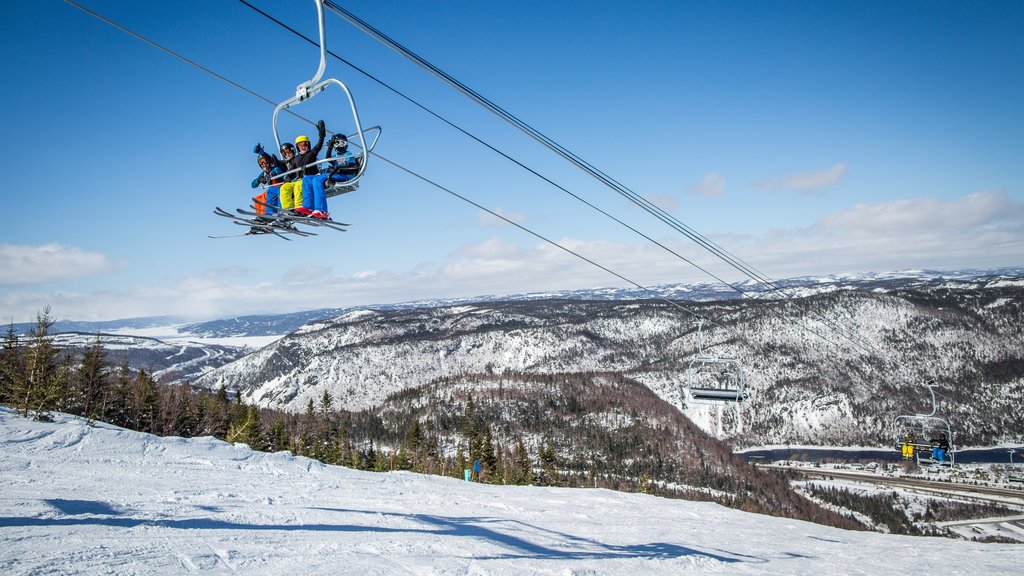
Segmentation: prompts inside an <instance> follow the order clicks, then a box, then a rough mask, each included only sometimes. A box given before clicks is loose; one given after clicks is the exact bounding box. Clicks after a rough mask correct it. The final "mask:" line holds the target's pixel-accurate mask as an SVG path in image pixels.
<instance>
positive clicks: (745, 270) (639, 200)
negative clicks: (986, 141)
mask: <svg viewBox="0 0 1024 576" xmlns="http://www.w3.org/2000/svg"><path fill="white" fill-rule="evenodd" d="M324 6H325V7H327V8H328V9H329V10H331V11H332V12H334V13H335V14H336V15H338V16H339V17H341V18H342V19H344V20H346V21H348V22H349V23H350V24H352V25H353V26H355V27H356V28H358V29H360V30H362V31H363V32H364V33H366V34H367V35H369V36H371V37H373V38H374V39H376V40H377V41H378V42H380V43H382V44H384V45H385V46H387V47H388V48H390V49H392V50H393V51H395V52H397V53H399V54H400V55H402V56H403V57H405V58H406V59H408V60H410V61H412V62H413V63H415V64H416V65H418V66H420V67H421V68H423V69H424V70H426V71H428V72H429V73H431V74H433V75H434V76H436V77H437V78H439V79H440V80H442V81H443V82H445V83H446V84H448V85H449V86H451V87H452V88H454V89H455V90H457V91H458V92H460V93H462V94H463V95H465V96H466V97H468V98H470V99H471V100H473V101H474V102H476V103H477V104H479V105H481V106H483V107H484V108H486V109H487V110H489V111H491V112H492V113H493V114H495V115H497V116H498V117H500V118H502V119H504V120H505V121H506V122H508V123H510V124H512V125H513V126H514V127H516V128H518V129H520V130H521V131H523V132H524V133H526V134H527V135H528V136H530V137H531V138H533V139H534V140H536V141H538V142H539V143H541V144H542V145H544V146H546V147H547V148H549V149H550V150H552V151H553V152H555V153H556V154H558V155H560V156H562V157H563V158H564V159H566V160H568V161H569V162H570V163H572V164H574V165H576V166H577V167H579V168H580V169H582V170H583V171H584V172H586V173H588V174H590V175H591V176H593V177H594V178H596V179H597V180H598V181H599V182H601V183H603V184H605V185H606V186H607V187H609V188H611V189H612V190H613V191H615V192H617V193H619V194H620V195H622V196H624V197H626V198H627V199H629V200H630V201H631V202H633V203H634V204H636V205H637V206H639V207H640V208H641V209H643V210H645V211H646V212H648V213H649V214H651V215H652V216H654V217H655V218H656V219H658V220H661V221H662V222H664V223H665V224H667V225H669V226H670V227H671V228H673V229H675V230H676V231H678V232H679V233H681V234H683V235H684V236H686V237H687V238H689V239H690V240H692V241H693V242H695V243H696V244H698V245H699V246H701V247H702V248H704V249H706V250H708V251H709V252H711V253H712V254H713V255H714V256H716V257H718V258H719V259H721V260H722V261H724V262H725V263H726V264H728V265H729V266H731V267H732V268H734V269H736V270H737V271H739V272H741V273H742V274H744V275H745V276H747V277H749V278H750V279H752V280H754V281H755V282H757V283H758V284H765V285H767V286H769V287H770V288H772V289H773V290H777V291H779V293H781V294H783V295H784V296H785V297H786V299H789V300H793V296H792V295H791V294H789V293H788V292H787V291H786V289H785V288H784V287H782V286H779V285H778V284H777V283H776V282H774V281H772V280H771V279H770V278H768V277H767V276H765V275H764V274H761V273H760V272H758V271H757V270H756V269H754V268H753V267H752V266H750V265H748V264H746V263H745V262H743V261H742V260H741V259H740V258H738V257H737V256H735V255H733V254H731V253H729V252H728V251H727V250H725V249H724V248H722V247H721V246H719V245H717V244H715V243H714V242H713V241H711V240H710V239H708V238H707V237H705V236H703V235H701V234H700V233H698V232H696V231H695V230H693V229H692V228H690V227H689V226H687V225H685V224H684V223H682V222H681V221H679V220H678V219H677V218H675V217H673V216H671V215H669V214H668V213H667V212H665V211H664V210H662V209H661V208H658V207H657V206H655V205H654V204H653V203H651V202H650V201H649V200H647V199H646V198H643V197H642V196H640V195H639V194H637V193H636V192H634V191H632V190H630V189H629V188H628V187H626V186H625V185H623V184H622V183H620V182H618V181H617V180H615V179H614V178H612V177H611V176H608V175H607V174H605V173H604V172H602V171H601V170H599V169H598V168H596V167H594V166H593V165H591V164H590V163H588V162H586V161H585V160H583V159H582V158H580V157H579V156H578V155H576V154H575V153H573V152H572V151H570V150H568V149H567V148H565V147H564V146H562V145H560V144H558V143H557V142H555V141H554V140H552V139H551V138H549V137H547V136H546V135H544V134H543V133H541V132H540V131H539V130H537V129H535V128H533V127H532V126H530V125H529V124H527V123H526V122H524V121H522V120H521V119H519V118H517V117H516V116H515V115H513V114H511V113H510V112H508V111H506V110H504V109H503V108H501V107H500V106H498V105H497V104H495V103H494V102H493V101H491V100H489V99H488V98H486V97H484V96H482V95H481V94H479V93H478V92H476V91H475V90H473V89H472V88H470V87H468V86H466V85H465V84H463V83H462V82H460V81H459V80H457V79H455V78H454V77H452V76H451V75H449V74H448V73H446V72H444V71H443V70H441V69H440V68H438V67H437V66H435V65H433V64H431V63H430V62H428V61H427V60H425V59H423V58H422V57H420V56H419V55H417V54H416V53H414V52H412V51H411V50H409V49H408V48H406V47H405V46H403V45H402V44H401V43H399V42H397V41H396V40H394V39H392V38H390V37H389V36H387V35H386V34H384V33H383V32H381V31H380V30H378V29H376V28H374V27H373V26H372V25H370V24H369V23H367V22H365V21H364V20H362V19H360V18H359V17H357V16H355V15H354V14H352V13H351V12H349V11H348V10H346V9H344V8H342V7H340V6H338V5H337V4H336V3H334V2H333V1H331V0H325V1H324ZM712 277H715V278H716V279H718V280H719V281H721V282H722V283H724V284H725V285H726V286H729V287H730V288H732V289H734V290H737V291H739V292H741V293H742V290H740V289H738V288H736V287H735V286H733V285H732V284H729V283H728V282H725V281H724V280H721V279H719V278H717V277H716V276H714V275H712ZM797 306H799V304H798V305H797ZM801 308H802V307H801ZM802 309H803V308H802ZM803 310H804V311H805V312H808V313H810V314H811V315H814V316H818V317H819V319H820V320H821V321H822V322H823V323H825V324H828V325H830V326H831V327H832V328H833V329H834V330H836V332H838V333H839V334H840V335H841V336H843V338H845V339H846V340H848V341H850V342H851V343H853V344H854V345H855V346H857V347H858V348H860V349H861V350H862V351H864V352H868V353H871V354H875V355H878V356H882V357H884V355H883V354H881V352H880V351H879V350H878V349H877V348H875V347H874V346H873V345H871V344H870V343H869V342H867V341H866V340H864V339H862V338H860V337H859V336H857V335H856V333H854V332H853V330H852V329H846V328H844V327H842V326H839V325H837V324H836V323H835V322H834V321H832V320H829V319H827V318H824V317H823V316H821V315H819V314H818V313H816V312H815V311H813V310H807V309H803Z"/></svg>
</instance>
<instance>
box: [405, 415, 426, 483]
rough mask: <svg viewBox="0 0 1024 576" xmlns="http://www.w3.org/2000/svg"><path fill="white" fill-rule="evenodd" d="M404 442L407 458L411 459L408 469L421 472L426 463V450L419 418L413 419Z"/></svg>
mask: <svg viewBox="0 0 1024 576" xmlns="http://www.w3.org/2000/svg"><path fill="white" fill-rule="evenodd" d="M406 443H407V444H408V446H409V459H410V461H411V462H410V468H409V469H411V470H416V471H417V472H422V471H423V470H424V468H425V464H426V454H425V452H426V450H425V449H424V448H425V445H424V442H423V431H422V430H421V429H420V422H419V420H416V419H413V421H412V426H411V427H410V428H409V435H408V437H407V438H406Z"/></svg>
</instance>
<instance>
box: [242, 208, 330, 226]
mask: <svg viewBox="0 0 1024 576" xmlns="http://www.w3.org/2000/svg"><path fill="white" fill-rule="evenodd" d="M250 208H254V207H253V206H250ZM235 212H238V213H239V214H241V215H243V216H249V217H253V216H263V217H265V218H274V219H276V220H281V221H284V222H288V223H289V224H307V225H309V226H322V227H324V228H330V229H331V230H337V231H339V232H348V230H346V229H345V228H344V227H345V226H348V225H349V224H348V223H346V222H338V221H336V220H321V219H319V218H312V217H309V216H300V215H298V214H288V213H285V212H277V213H276V214H273V215H266V214H260V213H258V212H253V211H251V210H243V209H241V208H235Z"/></svg>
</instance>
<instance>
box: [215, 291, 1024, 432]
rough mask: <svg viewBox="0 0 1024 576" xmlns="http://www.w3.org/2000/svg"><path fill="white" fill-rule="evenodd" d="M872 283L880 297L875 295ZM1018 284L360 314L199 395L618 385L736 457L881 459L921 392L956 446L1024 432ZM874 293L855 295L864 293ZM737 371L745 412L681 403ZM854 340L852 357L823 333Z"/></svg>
mask: <svg viewBox="0 0 1024 576" xmlns="http://www.w3.org/2000/svg"><path fill="white" fill-rule="evenodd" d="M875 282H878V281H877V280H875ZM1022 284H1024V282H1022V281H1021V280H1020V279H1019V278H1016V277H1002V276H987V277H981V278H972V279H968V280H962V281H960V280H950V279H935V278H929V279H927V280H925V281H910V280H906V279H905V280H904V281H901V282H897V283H896V284H891V285H890V286H891V287H890V288H888V289H884V288H882V287H881V285H880V284H875V285H874V288H872V289H871V290H867V289H849V288H844V289H836V288H835V287H833V288H832V289H829V290H825V289H820V290H809V292H810V295H807V296H803V297H800V298H797V299H793V300H784V301H780V300H728V301H719V302H683V305H684V306H685V307H686V310H681V309H679V308H677V307H674V306H671V305H669V304H667V303H665V302H662V301H581V300H547V301H544V300H541V301H519V302H489V303H479V304H473V305H460V306H448V307H434V308H419V309H402V310H369V309H367V310H357V311H350V312H347V313H345V314H342V315H340V316H338V317H336V318H333V319H329V320H323V321H319V322H314V323H311V324H308V325H306V326H304V327H303V328H301V329H299V330H298V331H296V332H294V333H292V334H290V335H288V336H287V337H285V338H283V339H281V340H279V341H278V342H275V343H274V344H272V345H270V346H268V347H266V348H264V349H262V350H259V351H257V352H255V353H253V354H251V355H249V356H247V357H245V358H243V359H240V360H239V361H236V362H233V363H231V364H228V365H226V366H224V367H222V368H219V369H217V370H214V371H212V372H210V373H208V374H206V375H204V376H203V377H201V378H199V379H198V380H197V381H196V383H197V384H199V385H201V386H204V387H208V388H217V387H219V386H221V385H224V386H226V387H228V388H229V389H232V390H239V391H240V392H241V393H242V394H243V396H244V397H245V398H246V399H247V400H248V401H251V402H255V403H257V404H259V405H262V406H274V407H282V408H285V409H290V410H296V411H297V410H302V409H303V408H304V407H305V406H306V404H307V403H308V401H309V400H316V399H318V398H319V397H320V396H321V395H322V393H323V392H325V391H327V392H329V393H330V394H331V395H332V396H333V397H334V399H335V401H336V402H337V403H338V405H340V406H341V407H343V408H346V409H362V408H368V407H371V406H375V405H378V404H379V403H381V402H382V401H383V400H384V399H385V398H387V397H388V396H389V395H391V394H393V393H395V392H398V391H401V390H404V389H406V388H409V387H413V386H418V385H422V384H426V383H430V382H433V381H436V380H438V379H441V378H446V377H454V376H459V375H501V374H506V373H507V374H523V373H527V374H556V373H564V372H571V373H588V372H617V373H621V374H623V375H626V376H629V377H630V378H633V379H635V380H637V381H639V382H641V383H643V384H644V385H646V386H648V387H649V388H650V389H651V390H653V391H654V392H655V393H656V394H657V395H658V396H659V397H660V398H662V399H663V400H665V401H666V402H668V403H670V404H672V405H675V406H677V407H680V408H684V409H685V413H686V414H687V415H688V416H689V417H691V418H692V419H693V420H694V421H695V422H697V423H698V424H699V425H700V426H701V427H702V428H703V429H705V430H707V431H710V432H713V433H716V434H719V435H720V436H722V437H728V438H730V439H731V440H732V441H734V442H735V443H736V444H738V445H740V446H749V445H763V444H792V443H803V444H832V445H888V444H890V442H891V441H892V435H893V431H892V430H891V429H890V428H891V422H892V419H893V418H894V417H895V416H896V415H898V414H906V413H915V412H922V411H924V412H927V411H928V410H929V409H930V406H928V405H927V400H926V398H925V390H924V388H923V387H921V386H920V383H921V382H923V381H925V380H928V379H935V380H936V381H937V382H938V383H939V385H940V386H941V389H940V391H941V393H942V394H943V398H942V402H941V406H940V411H941V413H942V414H944V415H945V416H946V417H947V418H949V419H950V420H951V421H952V422H953V426H954V429H955V430H956V431H957V443H958V444H960V445H968V444H991V443H994V442H998V441H1001V440H1006V439H1019V438H1020V437H1021V436H1022V435H1024V423H1022V421H1021V420H1020V419H1019V417H1018V416H1017V407H1018V406H1019V405H1020V402H1021V401H1024V328H1022V326H1021V324H1020V322H1019V319H1020V318H1021V317H1024V287H1022ZM868 285H870V284H867V285H864V286H865V287H866V286H868ZM694 314H699V315H701V316H704V317H706V318H709V319H710V321H711V323H709V324H708V325H706V326H705V327H704V328H703V329H702V336H703V339H704V343H705V344H704V348H705V351H706V352H707V353H710V354H716V355H719V356H729V357H735V358H738V359H740V361H741V362H742V364H743V367H744V370H745V376H746V382H747V389H748V392H749V400H748V401H747V402H746V403H744V404H743V405H742V406H740V407H739V409H738V411H737V410H736V408H735V407H732V406H727V407H725V408H722V407H721V406H720V405H719V406H708V405H691V406H683V400H682V397H681V393H680V389H681V384H682V383H683V382H684V380H685V375H686V370H687V367H688V363H689V360H690V358H692V356H693V355H694V354H695V353H696V352H697V350H698V342H697V331H696V328H695V327H694V325H693V315H694ZM836 327H841V329H842V330H843V331H844V332H847V333H849V334H853V335H855V338H856V342H851V341H850V340H849V339H846V338H843V337H842V336H840V335H839V334H838V332H837V331H836Z"/></svg>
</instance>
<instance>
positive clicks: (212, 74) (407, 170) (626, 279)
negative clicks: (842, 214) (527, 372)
mask: <svg viewBox="0 0 1024 576" xmlns="http://www.w3.org/2000/svg"><path fill="white" fill-rule="evenodd" d="M64 1H65V2H66V3H67V4H70V5H71V6H73V7H75V8H78V9H79V10H81V11H83V12H85V13H86V14H89V15H90V16H93V17H95V18H97V19H98V20H100V21H102V22H105V23H106V24H109V25H111V26H113V27H115V28H117V29H118V30H121V31H123V32H125V33H127V34H130V35H131V36H133V37H135V38H137V39H139V40H141V41H143V42H145V43H146V44H149V45H150V46H153V47H154V48H157V49H159V50H161V51H163V52H165V53H167V54H169V55H171V56H173V57H175V58H177V59H179V60H181V61H182V62H185V63H186V64H189V65H191V66H194V67H195V68H197V69H199V70H201V71H203V72H206V73H207V74H209V75H211V76H213V77H214V78H217V79H218V80H221V81H223V82H226V83H227V84H229V85H231V86H233V87H235V88H238V89H240V90H242V91H244V92H245V93H247V94H249V95H251V96H254V97H256V98H258V99H260V100H262V101H264V102H266V103H268V104H270V105H271V106H275V107H276V106H277V103H275V102H274V101H272V100H270V99H268V98H266V97H264V96H261V95H259V94H257V93H256V92H253V91H252V90H249V89H248V88H245V87H244V86H242V85H241V84H238V83H237V82H234V81H232V80H229V79H228V78H226V77H224V76H221V75H220V74H217V73H215V72H213V71H212V70H210V69H208V68H205V67H204V66H202V65H200V64H198V63H196V62H194V61H192V60H189V59H188V58H185V57H184V56H181V55H179V54H178V53H176V52H174V51H172V50H170V49H168V48H164V47H163V46H161V45H159V44H157V43H155V42H153V41H151V40H149V39H147V38H145V37H144V36H142V35H140V34H137V33H135V32H132V31H131V30H129V29H127V28H125V27H123V26H121V25H119V24H117V23H115V22H113V21H112V20H109V19H107V18H105V17H103V16H101V15H100V14H97V13H96V12H93V11H92V10H89V9H87V8H84V7H82V6H81V5H79V4H77V3H75V2H73V1H72V0H64ZM295 116H296V117H298V118H300V119H302V120H304V121H306V122H309V123H310V124H315V123H314V122H313V121H311V120H309V119H307V118H303V117H302V116H299V115H298V114H295ZM370 153H371V154H373V155H374V156H375V157H377V158H379V159H380V160H382V161H384V162H385V163H387V164H390V165H392V166H394V167H395V168H398V169H399V170H401V171H403V172H406V173H407V174H410V175H412V176H414V177H416V178H418V179H420V180H422V181H423V182H426V183H427V184H430V185H431V186H434V187H435V188H438V189H439V190H442V191H444V192H446V193H448V194H450V195H452V196H454V197H456V198H458V199H459V200H462V201H463V202H466V203H468V204H470V205H472V206H474V207H476V208H478V209H480V210H483V211H485V212H487V213H488V214H490V215H492V216H494V217H496V218H499V219H501V220H503V221H505V222H507V223H509V224H511V225H513V226H515V227H516V228H519V229H520V230H522V231H524V232H526V233H528V234H530V235H532V236H534V237H536V238H538V239H540V240H543V241H544V242H547V243H548V244H551V245H552V246H555V247H556V248H559V249H560V250H562V251H564V252H566V253H568V254H570V255H572V256H575V257H576V258H579V259H581V260H583V261H584V262H587V263H588V264H591V265H593V266H596V267H597V268H600V269H601V270H604V271H605V272H608V273H609V274H612V275H613V276H615V277H616V278H619V279H621V280H623V281H625V282H628V283H629V284H631V285H633V286H636V287H637V288H639V289H641V290H644V291H647V292H652V293H653V292H654V291H653V290H652V289H651V288H648V287H646V286H644V285H642V284H640V283H638V282H635V281H633V280H631V279H629V278H627V277H626V276H623V275H622V274H619V273H618V272H615V271H613V270H611V269H610V268H608V267H606V266H604V265H602V264H599V263H597V262H596V261H594V260H591V259H590V258H587V257H586V256H583V255H582V254H579V253H578V252H575V251H573V250H571V249H569V248H566V247H565V246H562V245H561V244H559V243H558V242H555V241H554V240H551V239H550V238H547V237H545V236H543V235H541V234H539V233H537V232H534V231H533V230H531V229H529V228H527V227H525V226H523V225H521V224H519V223H517V222H513V221H512V220H510V219H508V218H506V217H504V216H502V215H501V214H499V213H497V212H495V211H493V210H490V209H488V208H485V207H484V206H482V205H481V204H479V203H477V202H475V201H473V200H471V199H469V198H468V197H466V196H463V195H461V194H458V193H456V192H454V191H453V190H451V189H449V188H446V187H444V186H442V185H440V184H438V183H436V182H434V181H433V180H430V179H429V178H426V177H425V176H422V175H420V174H418V173H416V172H414V171H412V170H410V169H408V168H406V167H404V166H402V165H400V164H398V163H397V162H394V161H392V160H389V159H387V158H385V157H384V156H381V155H380V154H379V153H377V152H370ZM655 299H656V300H660V301H662V302H665V303H667V304H670V305H671V306H674V307H675V308H677V309H679V310H682V311H684V312H686V313H687V314H690V315H691V316H693V317H694V318H698V319H701V320H704V321H706V322H711V323H712V324H715V325H718V326H720V327H721V328H724V329H726V330H728V328H727V327H725V326H722V325H719V324H717V323H715V322H713V321H711V320H710V319H708V318H705V317H704V316H702V315H700V314H698V313H696V312H694V311H693V310H690V309H689V308H687V307H685V306H683V305H681V304H679V303H678V302H675V301H673V300H670V299H668V298H664V297H658V298H655Z"/></svg>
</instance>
